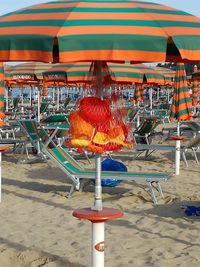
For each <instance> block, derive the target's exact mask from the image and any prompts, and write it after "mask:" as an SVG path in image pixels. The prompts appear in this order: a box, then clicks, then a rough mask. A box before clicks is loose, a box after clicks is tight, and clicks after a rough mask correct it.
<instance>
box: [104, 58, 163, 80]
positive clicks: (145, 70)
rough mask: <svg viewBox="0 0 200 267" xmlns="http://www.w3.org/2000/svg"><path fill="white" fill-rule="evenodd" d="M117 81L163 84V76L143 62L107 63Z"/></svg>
mask: <svg viewBox="0 0 200 267" xmlns="http://www.w3.org/2000/svg"><path fill="white" fill-rule="evenodd" d="M108 67H109V70H110V71H111V72H112V74H113V76H114V78H115V81H116V82H117V83H131V84H134V83H149V84H160V85H164V82H165V81H164V76H163V75H162V74H160V73H158V72H157V71H155V70H154V69H153V68H151V67H148V66H147V65H145V64H129V63H125V64H117V63H108Z"/></svg>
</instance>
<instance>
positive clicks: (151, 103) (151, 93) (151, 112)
mask: <svg viewBox="0 0 200 267" xmlns="http://www.w3.org/2000/svg"><path fill="white" fill-rule="evenodd" d="M149 100H150V114H151V116H152V115H153V89H152V87H151V88H150V92H149Z"/></svg>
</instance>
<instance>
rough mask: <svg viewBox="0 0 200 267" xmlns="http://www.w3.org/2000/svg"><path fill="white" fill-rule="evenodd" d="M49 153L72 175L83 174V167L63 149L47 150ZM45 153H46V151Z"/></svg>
mask: <svg viewBox="0 0 200 267" xmlns="http://www.w3.org/2000/svg"><path fill="white" fill-rule="evenodd" d="M42 149H44V150H45V149H46V150H47V152H48V153H49V154H50V155H51V156H52V157H53V158H54V159H55V160H57V161H58V163H60V164H61V165H62V166H63V167H64V168H65V169H66V170H67V171H68V172H69V173H70V174H72V175H73V174H76V173H79V172H83V171H84V169H83V168H82V166H81V165H80V164H79V163H78V162H77V161H76V160H75V159H74V158H73V157H72V156H70V155H69V153H67V152H66V151H65V150H64V149H63V148H61V147H58V146H57V147H53V148H45V147H43V148H42ZM44 152H45V151H44Z"/></svg>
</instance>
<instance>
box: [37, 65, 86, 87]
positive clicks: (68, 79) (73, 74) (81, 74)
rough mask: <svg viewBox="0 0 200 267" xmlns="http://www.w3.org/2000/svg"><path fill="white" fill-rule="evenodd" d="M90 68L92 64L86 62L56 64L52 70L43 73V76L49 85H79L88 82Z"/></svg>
mask: <svg viewBox="0 0 200 267" xmlns="http://www.w3.org/2000/svg"><path fill="white" fill-rule="evenodd" d="M90 66H91V64H90V63H84V62H74V63H67V64H65V63H61V64H54V65H52V67H51V68H50V69H48V70H45V71H43V73H42V74H43V78H44V81H45V84H47V85H54V84H58V85H59V84H61V85H66V84H70V83H72V84H73V83H78V84H79V83H85V82H87V81H88V75H89V71H90Z"/></svg>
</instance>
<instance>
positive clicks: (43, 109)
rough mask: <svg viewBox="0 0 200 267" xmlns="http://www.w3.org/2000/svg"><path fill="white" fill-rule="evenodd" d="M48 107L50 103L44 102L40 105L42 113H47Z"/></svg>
mask: <svg viewBox="0 0 200 267" xmlns="http://www.w3.org/2000/svg"><path fill="white" fill-rule="evenodd" d="M48 106H49V101H48V102H47V101H44V102H42V103H41V105H40V113H41V114H42V113H44V112H46V110H47V108H48Z"/></svg>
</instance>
